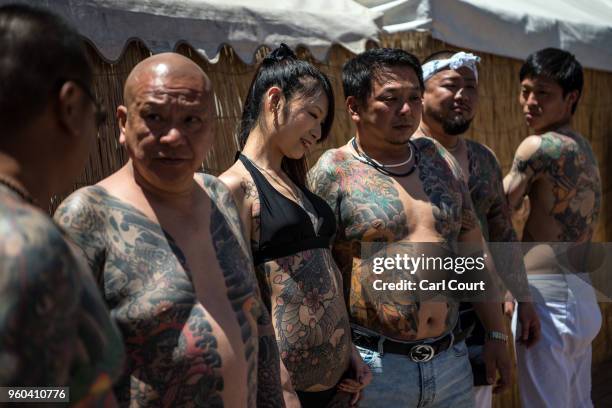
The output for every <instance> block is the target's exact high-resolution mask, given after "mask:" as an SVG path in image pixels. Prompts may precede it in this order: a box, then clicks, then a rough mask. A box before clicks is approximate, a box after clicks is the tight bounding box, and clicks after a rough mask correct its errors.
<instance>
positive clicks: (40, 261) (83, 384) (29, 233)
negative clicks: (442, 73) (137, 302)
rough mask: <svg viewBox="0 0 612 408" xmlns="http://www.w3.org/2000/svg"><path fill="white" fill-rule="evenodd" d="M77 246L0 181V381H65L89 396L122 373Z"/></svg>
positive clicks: (118, 344)
mask: <svg viewBox="0 0 612 408" xmlns="http://www.w3.org/2000/svg"><path fill="white" fill-rule="evenodd" d="M77 251H78V249H76V248H75V249H74V250H73V249H72V248H71V247H70V244H69V243H68V242H67V241H66V240H65V237H64V235H63V233H62V231H61V230H60V229H59V228H58V227H57V226H56V225H55V224H54V223H53V222H52V221H51V219H50V218H49V217H48V216H47V215H46V214H43V213H42V212H41V211H40V210H38V209H35V208H33V207H30V206H28V205H26V204H25V203H23V201H21V200H20V199H19V198H17V196H15V195H14V194H12V193H10V192H8V191H5V189H4V188H3V187H1V186H0V260H1V262H0V276H1V277H2V278H1V279H0V298H1V299H2V312H1V313H0V366H1V367H2V368H1V369H0V385H2V386H13V387H14V386H30V387H32V386H34V387H40V386H42V385H45V386H68V387H70V399H71V401H72V402H74V403H77V402H79V401H80V402H83V403H85V404H95V403H96V398H97V397H100V396H101V394H105V393H108V392H109V391H110V390H111V387H112V383H113V382H114V381H116V380H117V379H118V378H119V376H120V375H121V369H122V363H123V358H124V353H123V344H122V341H121V335H120V334H119V331H118V329H117V328H116V326H115V325H114V324H113V323H112V321H111V319H110V316H109V314H108V311H107V309H106V305H105V304H104V301H103V299H102V297H101V296H100V293H99V291H98V288H97V286H96V283H95V281H94V280H93V278H92V275H91V271H90V269H89V267H88V266H87V264H86V263H85V260H83V259H81V258H80V254H78V253H77Z"/></svg>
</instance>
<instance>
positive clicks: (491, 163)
mask: <svg viewBox="0 0 612 408" xmlns="http://www.w3.org/2000/svg"><path fill="white" fill-rule="evenodd" d="M478 61H480V58H479V57H477V56H475V55H473V54H468V53H465V52H458V53H453V52H450V51H442V52H437V53H435V54H432V55H431V56H430V57H428V58H427V59H426V60H425V63H424V64H423V79H424V80H425V92H424V94H423V116H422V119H421V125H420V127H419V130H418V131H417V135H419V136H421V137H430V138H433V139H435V140H437V141H438V142H440V143H441V144H442V145H443V146H444V147H445V148H446V150H448V151H449V152H450V153H451V154H452V155H453V157H454V158H455V159H456V160H457V161H458V163H459V164H460V166H461V168H462V170H463V177H464V179H465V181H466V182H467V183H468V187H469V191H470V195H471V198H472V201H473V204H474V208H475V210H476V214H477V216H478V219H479V221H480V225H481V228H482V231H483V235H484V237H485V239H486V240H487V241H490V242H516V241H517V237H516V234H515V232H514V230H513V228H512V222H511V218H510V210H509V208H508V204H507V201H506V199H505V196H504V190H503V185H502V173H501V169H500V166H499V163H498V162H497V159H496V158H495V155H494V154H493V152H492V151H491V150H490V149H489V148H488V147H486V146H485V145H483V144H480V143H478V142H475V141H473V140H468V139H464V138H463V136H462V134H463V133H465V132H466V131H467V130H468V129H469V127H470V124H471V122H472V119H473V118H474V115H475V113H476V108H477V106H478V69H477V66H476V64H477V62H478ZM500 247H501V246H500V245H499V244H492V249H491V251H492V252H493V256H494V260H495V264H496V269H497V271H498V273H499V275H500V277H501V278H502V280H503V281H504V283H505V285H506V286H507V288H508V289H509V290H510V291H511V292H512V293H513V295H514V297H516V298H517V299H519V300H520V301H521V302H519V308H518V313H519V317H520V320H521V323H522V327H524V328H525V330H524V331H523V332H522V333H520V340H521V341H523V342H525V344H526V345H527V346H530V345H531V344H533V343H534V342H535V341H537V339H538V337H539V329H540V326H539V321H538V318H537V316H536V314H535V312H534V309H533V307H532V304H531V303H530V302H523V301H524V300H530V299H529V295H528V293H529V292H528V291H527V280H526V275H525V266H524V264H523V261H522V256H521V254H520V253H516V252H517V251H519V248H518V247H517V246H516V245H511V244H509V245H507V246H506V245H504V246H503V248H500ZM499 249H502V251H500V250H499ZM502 252H503V253H502ZM515 253H516V255H514V254H515ZM500 303H501V299H500ZM510 305H512V306H513V303H512V302H508V304H507V308H506V312H507V313H509V314H510V315H511V306H510ZM500 307H501V304H500ZM461 309H462V310H461V314H460V321H461V324H462V329H463V330H464V331H467V332H470V331H471V333H472V334H471V336H470V337H469V338H468V339H467V344H468V347H469V351H470V362H471V364H472V371H473V375H474V385H475V393H474V394H475V397H476V398H475V399H476V407H482V408H484V407H491V404H492V398H493V395H492V394H493V386H491V385H489V383H488V381H487V379H486V378H485V368H484V364H483V359H482V353H483V348H484V347H485V344H486V342H488V341H489V340H487V339H488V336H487V333H486V332H485V330H484V329H483V327H482V324H481V323H480V321H479V320H478V318H477V316H476V314H475V313H474V309H472V307H471V304H469V303H462V307H461ZM494 341H497V340H494Z"/></svg>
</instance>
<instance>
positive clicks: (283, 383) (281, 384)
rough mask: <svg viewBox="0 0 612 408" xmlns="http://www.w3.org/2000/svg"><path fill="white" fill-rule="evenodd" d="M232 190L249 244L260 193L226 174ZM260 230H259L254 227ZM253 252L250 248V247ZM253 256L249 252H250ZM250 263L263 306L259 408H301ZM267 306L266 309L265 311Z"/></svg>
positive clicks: (244, 180)
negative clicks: (255, 203)
mask: <svg viewBox="0 0 612 408" xmlns="http://www.w3.org/2000/svg"><path fill="white" fill-rule="evenodd" d="M219 179H220V180H221V181H222V182H223V183H224V184H225V185H226V186H227V187H228V189H229V192H230V193H231V195H232V197H233V199H234V202H235V203H236V207H237V210H238V214H239V218H240V219H239V220H237V222H240V223H241V224H242V231H243V232H244V236H243V238H244V239H243V241H244V243H245V246H248V245H246V242H248V241H249V239H248V238H249V237H250V236H251V233H252V228H253V226H252V225H251V224H252V222H253V219H252V216H251V214H252V205H253V201H254V200H256V198H257V190H256V187H255V185H254V183H253V182H252V181H251V180H250V179H248V178H247V177H242V176H240V175H237V174H234V173H231V172H226V173H224V174H223V175H222V176H221V177H220V178H219ZM255 228H257V226H255ZM248 247H249V248H250V246H248ZM249 253H250V249H249ZM249 262H250V263H251V268H250V270H251V274H252V277H253V278H255V279H253V280H254V282H255V281H257V282H258V283H257V284H255V285H254V286H255V291H256V293H257V297H258V299H259V302H260V304H261V305H262V307H261V311H260V317H259V319H258V322H257V324H258V334H259V352H258V358H257V360H258V368H257V371H258V380H257V384H258V386H257V388H258V389H257V406H258V407H281V406H287V407H299V400H298V398H297V395H296V393H295V391H294V389H293V386H292V385H291V378H290V376H289V373H288V372H287V369H286V368H285V366H284V364H283V363H282V361H281V359H280V356H279V353H278V347H277V344H276V335H275V333H274V328H273V326H272V319H271V318H270V310H269V307H270V295H269V293H268V291H267V289H266V290H264V291H263V293H264V294H266V295H267V296H266V298H265V299H262V296H261V293H262V291H261V289H265V284H263V282H260V281H259V277H255V272H254V271H253V267H252V263H253V261H252V259H251V258H250V259H249ZM263 305H265V306H266V307H263Z"/></svg>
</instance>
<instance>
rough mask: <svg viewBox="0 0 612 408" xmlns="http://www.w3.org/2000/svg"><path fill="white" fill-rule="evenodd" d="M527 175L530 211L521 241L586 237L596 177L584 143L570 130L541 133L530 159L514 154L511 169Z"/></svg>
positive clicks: (596, 198) (595, 201) (597, 191)
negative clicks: (514, 157)
mask: <svg viewBox="0 0 612 408" xmlns="http://www.w3.org/2000/svg"><path fill="white" fill-rule="evenodd" d="M520 173H525V174H529V184H528V186H527V189H526V193H527V194H528V195H529V198H530V201H531V215H530V216H529V218H528V220H527V224H526V225H525V233H524V236H523V240H525V241H549V242H552V241H560V242H586V241H589V240H591V238H592V236H593V232H594V228H595V226H596V224H597V219H598V216H599V212H600V210H601V195H602V192H601V188H602V186H601V178H600V174H599V169H598V165H597V160H596V158H595V156H594V154H593V151H592V149H591V146H590V145H589V143H588V141H587V140H586V139H584V138H583V137H582V136H580V135H578V134H576V133H571V132H563V133H557V132H549V133H545V134H543V135H541V136H540V146H539V148H538V149H537V151H535V153H534V154H532V155H531V157H529V158H526V159H522V158H516V159H515V161H514V163H513V164H512V169H511V170H510V175H509V176H510V177H511V176H513V175H515V174H520Z"/></svg>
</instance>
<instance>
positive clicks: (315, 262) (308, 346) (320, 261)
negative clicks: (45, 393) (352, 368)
mask: <svg viewBox="0 0 612 408" xmlns="http://www.w3.org/2000/svg"><path fill="white" fill-rule="evenodd" d="M265 268H266V270H267V272H268V274H269V285H270V288H271V291H270V293H271V294H272V296H271V305H272V321H273V324H274V330H275V332H276V339H277V343H278V347H279V352H280V354H281V358H282V360H283V363H284V364H285V367H286V368H287V370H288V371H289V373H290V375H291V378H292V382H293V386H294V387H295V388H296V389H297V390H300V391H322V390H326V389H329V388H331V387H333V386H335V385H336V384H337V383H338V381H339V380H340V379H341V377H342V375H343V374H344V373H345V371H346V369H347V368H348V360H349V357H350V353H351V334H350V326H349V321H348V315H347V312H346V307H345V304H344V301H343V297H342V287H341V279H340V272H339V271H338V268H337V267H336V265H335V263H334V262H333V259H332V258H331V253H330V251H329V250H328V249H315V250H308V251H304V252H302V253H300V254H296V255H294V256H290V257H284V258H281V259H278V260H276V261H271V262H268V263H266V265H265Z"/></svg>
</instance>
